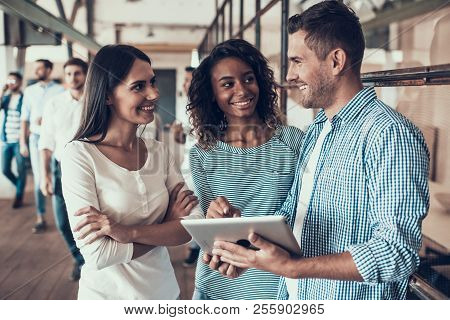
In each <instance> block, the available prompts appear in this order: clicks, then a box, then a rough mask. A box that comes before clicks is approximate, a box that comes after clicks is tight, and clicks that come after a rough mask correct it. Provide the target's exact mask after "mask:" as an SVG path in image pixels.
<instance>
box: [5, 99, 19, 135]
mask: <svg viewBox="0 0 450 320" xmlns="http://www.w3.org/2000/svg"><path fill="white" fill-rule="evenodd" d="M21 100H22V94H15V95H11V98H10V100H9V105H8V106H7V108H8V112H5V114H6V123H5V136H6V142H7V143H16V142H19V134H20V106H19V103H21Z"/></svg>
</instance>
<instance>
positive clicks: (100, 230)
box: [73, 206, 133, 244]
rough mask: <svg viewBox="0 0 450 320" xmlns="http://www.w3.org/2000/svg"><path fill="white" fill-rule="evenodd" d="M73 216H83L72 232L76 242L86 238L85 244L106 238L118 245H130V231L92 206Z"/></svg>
mask: <svg viewBox="0 0 450 320" xmlns="http://www.w3.org/2000/svg"><path fill="white" fill-rule="evenodd" d="M75 216H83V219H82V220H81V221H80V222H79V223H78V224H77V225H76V226H75V228H74V229H73V231H74V232H78V234H77V235H76V237H77V239H78V240H81V239H85V238H86V237H88V236H89V237H88V238H87V241H86V242H85V243H86V244H89V243H92V242H94V241H95V240H97V239H100V238H102V237H105V236H108V237H110V238H112V239H114V240H116V241H118V242H120V243H131V242H133V241H131V239H132V230H131V228H130V227H127V226H124V225H121V224H120V223H118V222H116V221H114V220H113V219H112V218H110V217H108V216H106V215H104V214H103V213H101V212H100V211H98V210H97V209H95V208H94V207H92V206H89V207H86V208H82V209H80V210H78V211H77V212H75Z"/></svg>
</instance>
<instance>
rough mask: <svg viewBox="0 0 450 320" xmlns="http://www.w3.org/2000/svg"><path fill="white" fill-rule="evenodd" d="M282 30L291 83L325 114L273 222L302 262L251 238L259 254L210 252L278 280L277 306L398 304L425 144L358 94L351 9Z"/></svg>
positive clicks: (419, 215) (298, 19)
mask: <svg viewBox="0 0 450 320" xmlns="http://www.w3.org/2000/svg"><path fill="white" fill-rule="evenodd" d="M288 28H289V30H288V31H289V50H288V56H289V60H290V66H289V72H288V75H287V80H288V81H289V83H290V84H291V85H292V86H294V87H296V88H298V90H301V96H302V100H303V101H302V105H303V106H304V107H306V108H321V110H320V112H319V113H318V115H317V117H316V118H315V120H314V123H313V124H312V125H311V126H310V127H309V129H308V131H307V133H306V136H305V138H304V142H303V145H302V149H301V153H300V158H299V162H298V167H297V170H296V176H295V180H294V184H293V186H292V189H291V191H290V193H289V195H288V197H287V199H286V201H285V203H284V204H283V206H282V208H281V209H280V210H279V212H277V213H276V214H279V215H284V216H285V217H286V218H287V220H288V221H289V222H290V223H291V226H292V227H293V231H294V235H295V236H296V238H297V240H298V241H299V243H300V246H301V248H302V251H303V256H302V257H298V256H292V255H290V254H289V253H288V252H287V251H285V250H283V249H282V248H280V247H278V246H276V245H274V244H272V243H270V242H268V241H266V240H264V239H263V238H262V237H260V236H258V235H256V234H252V235H250V236H249V239H250V241H251V242H252V243H253V244H254V245H255V246H256V247H258V248H260V249H261V250H259V251H254V250H249V249H245V248H243V247H241V246H238V245H235V244H231V243H227V242H221V241H217V242H216V244H215V246H216V249H215V250H214V251H213V253H214V254H215V255H218V256H220V257H221V261H222V262H225V263H230V264H231V265H234V266H235V267H239V268H258V269H262V270H266V271H270V272H273V273H275V274H279V275H281V276H283V278H282V280H281V282H280V290H279V298H280V299H287V298H289V299H404V298H405V296H406V291H407V285H408V278H409V277H410V276H411V274H412V273H413V272H414V271H415V270H416V268H417V266H418V265H419V256H418V251H419V249H420V247H421V222H422V220H423V218H424V217H425V215H426V213H427V210H428V207H429V192H428V178H427V177H428V167H429V154H428V150H427V147H426V144H425V141H424V138H423V136H422V134H421V132H420V131H419V130H418V129H417V128H416V127H415V126H414V125H413V124H412V123H411V122H410V121H409V120H407V119H406V118H405V117H403V116H402V115H401V114H399V113H397V112H396V111H394V110H393V109H392V108H390V107H389V106H387V105H385V104H384V103H383V102H381V101H380V100H378V99H377V97H376V94H375V90H374V89H373V88H363V86H362V83H361V79H360V69H361V61H362V58H363V52H364V46H365V44H364V37H363V34H362V30H361V25H360V23H359V19H358V17H357V16H356V15H355V14H354V12H353V11H352V10H351V9H349V8H348V7H347V6H345V5H344V4H342V3H340V2H338V1H325V2H321V3H319V4H317V5H314V6H312V7H311V8H309V9H308V10H306V11H305V12H303V13H302V14H300V15H294V16H292V17H291V18H290V19H289V25H288ZM214 260H215V259H214ZM213 267H214V266H213ZM224 270H225V271H224ZM220 271H223V273H224V274H226V272H227V271H226V268H223V267H222V268H221V269H220ZM240 272H242V270H237V272H234V273H233V272H230V271H229V270H228V276H230V275H235V276H237V275H238V274H239V273H240ZM243 290H245V289H244V288H243Z"/></svg>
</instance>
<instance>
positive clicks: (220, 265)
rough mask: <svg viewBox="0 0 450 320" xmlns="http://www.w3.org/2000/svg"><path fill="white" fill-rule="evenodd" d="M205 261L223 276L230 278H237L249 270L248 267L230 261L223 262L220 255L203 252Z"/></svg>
mask: <svg viewBox="0 0 450 320" xmlns="http://www.w3.org/2000/svg"><path fill="white" fill-rule="evenodd" d="M203 263H205V264H207V265H209V267H210V268H211V269H213V270H217V271H219V272H220V273H221V274H222V275H223V276H225V277H227V278H229V279H234V278H237V277H239V276H240V275H242V274H243V273H244V272H245V271H247V268H238V267H236V266H233V265H231V264H229V263H226V262H221V261H220V257H219V256H217V255H214V256H210V255H209V254H207V253H204V254H203Z"/></svg>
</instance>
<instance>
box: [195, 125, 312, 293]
mask: <svg viewBox="0 0 450 320" xmlns="http://www.w3.org/2000/svg"><path fill="white" fill-rule="evenodd" d="M302 138H303V132H302V131H301V130H300V129H298V128H295V127H289V126H281V127H280V128H279V129H278V130H277V131H276V132H275V134H274V136H273V137H272V138H271V139H270V140H268V141H267V142H266V143H264V144H262V145H260V146H257V147H252V148H238V147H234V146H231V145H229V144H226V143H224V142H221V141H219V142H217V144H216V146H215V147H214V148H212V149H210V150H204V149H202V148H201V147H200V146H199V145H198V144H196V145H195V146H194V147H193V148H192V149H191V151H190V157H189V160H190V165H191V170H192V177H193V180H194V185H195V192H196V195H197V196H198V198H199V201H200V205H201V208H202V209H203V211H204V212H206V211H207V209H208V207H209V204H210V202H211V201H212V200H214V199H215V198H216V197H219V196H224V197H226V198H227V199H228V200H229V201H230V203H231V204H232V205H233V206H235V207H237V208H239V209H240V210H241V214H242V216H245V217H252V216H264V215H273V214H274V213H275V211H276V210H277V209H279V208H280V206H281V205H282V204H283V202H284V200H285V199H286V196H287V194H288V192H289V189H290V187H291V185H292V182H293V179H294V170H295V166H296V163H297V160H298V156H299V150H300V146H301V143H302ZM201 256H202V255H201V254H200V260H199V262H198V263H197V271H196V276H195V286H196V288H198V289H199V290H200V291H202V292H203V293H204V294H206V295H207V296H208V297H210V298H211V299H276V297H277V291H278V284H279V276H276V275H273V274H271V273H268V272H265V271H261V270H256V269H250V270H247V271H246V272H245V273H244V274H243V275H242V276H240V277H239V278H237V279H228V278H225V277H223V276H222V275H221V274H220V273H218V272H217V271H213V270H211V269H210V268H209V267H208V266H207V265H205V264H204V263H202V262H201Z"/></svg>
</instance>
